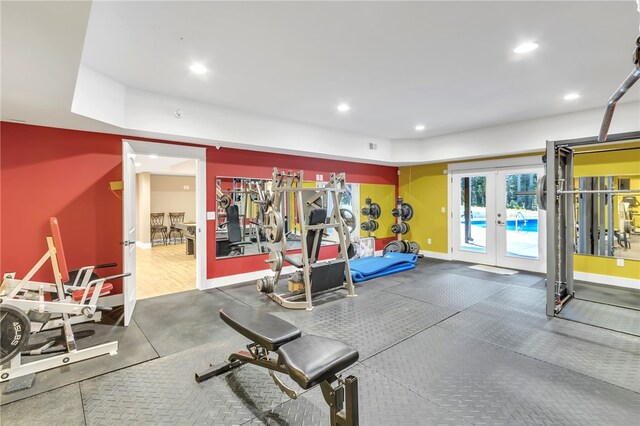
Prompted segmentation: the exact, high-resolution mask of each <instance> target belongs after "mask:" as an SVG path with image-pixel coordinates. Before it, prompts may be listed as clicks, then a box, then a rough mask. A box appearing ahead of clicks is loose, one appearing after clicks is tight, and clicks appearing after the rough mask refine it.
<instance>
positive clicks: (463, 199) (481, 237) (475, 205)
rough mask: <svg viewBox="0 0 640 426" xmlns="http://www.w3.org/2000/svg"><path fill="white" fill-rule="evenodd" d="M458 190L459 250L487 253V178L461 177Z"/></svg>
mask: <svg viewBox="0 0 640 426" xmlns="http://www.w3.org/2000/svg"><path fill="white" fill-rule="evenodd" d="M458 185H459V188H460V210H459V213H460V245H459V248H460V250H466V251H473V252H476V253H486V252H487V178H486V176H463V177H461V178H460V179H459V182H458Z"/></svg>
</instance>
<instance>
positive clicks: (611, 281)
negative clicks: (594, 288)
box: [573, 271, 640, 290]
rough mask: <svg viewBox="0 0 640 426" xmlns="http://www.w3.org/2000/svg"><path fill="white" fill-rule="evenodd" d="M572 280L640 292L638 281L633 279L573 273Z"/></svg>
mask: <svg viewBox="0 0 640 426" xmlns="http://www.w3.org/2000/svg"><path fill="white" fill-rule="evenodd" d="M573 278H574V279H575V280H577V281H586V282H590V283H596V284H605V285H612V286H616V287H624V288H633V289H636V290H640V280H635V279H633V278H623V277H614V276H611V275H601V274H592V273H589V272H578V271H575V272H574V273H573Z"/></svg>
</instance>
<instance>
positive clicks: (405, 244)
mask: <svg viewBox="0 0 640 426" xmlns="http://www.w3.org/2000/svg"><path fill="white" fill-rule="evenodd" d="M400 242H401V243H402V252H403V253H409V250H411V246H410V245H409V241H407V240H401V241H400Z"/></svg>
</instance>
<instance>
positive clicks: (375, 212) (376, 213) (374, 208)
mask: <svg viewBox="0 0 640 426" xmlns="http://www.w3.org/2000/svg"><path fill="white" fill-rule="evenodd" d="M381 214H382V209H381V208H380V204H378V203H371V206H369V216H371V219H373V220H378V219H380V215H381Z"/></svg>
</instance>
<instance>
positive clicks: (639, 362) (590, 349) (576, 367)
mask: <svg viewBox="0 0 640 426" xmlns="http://www.w3.org/2000/svg"><path fill="white" fill-rule="evenodd" d="M532 291H535V290H532ZM440 326H441V327H444V328H446V329H448V330H450V331H455V332H458V333H463V334H466V335H468V336H471V337H474V338H477V339H480V340H483V341H485V342H490V343H493V344H495V345H498V346H501V347H503V348H507V349H510V350H512V351H515V352H518V353H520V354H523V355H527V356H530V357H532V358H535V359H539V360H542V361H545V362H548V363H551V364H554V365H558V366H561V367H564V368H566V369H569V370H572V371H575V372H578V373H582V374H584V375H586V376H589V377H593V378H596V379H600V380H603V381H605V382H608V383H611V384H614V385H618V386H621V387H624V388H627V389H630V390H634V391H636V392H640V338H639V337H636V336H631V335H628V334H623V333H615V332H611V331H609V330H603V329H600V328H596V327H592V326H589V325H585V324H580V323H576V322H571V321H566V320H563V319H559V318H552V319H548V318H547V317H546V315H544V314H541V313H535V312H532V311H526V310H521V309H517V308H511V307H509V306H508V305H498V304H495V303H491V302H489V301H487V302H482V303H479V304H477V305H475V306H473V307H472V308H470V309H467V310H465V311H464V312H461V313H459V314H458V315H455V316H453V317H451V318H449V319H447V320H446V321H443V322H442V323H440Z"/></svg>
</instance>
